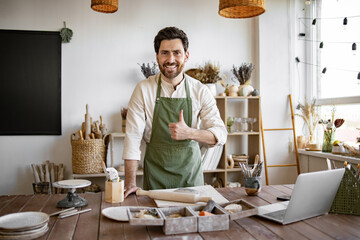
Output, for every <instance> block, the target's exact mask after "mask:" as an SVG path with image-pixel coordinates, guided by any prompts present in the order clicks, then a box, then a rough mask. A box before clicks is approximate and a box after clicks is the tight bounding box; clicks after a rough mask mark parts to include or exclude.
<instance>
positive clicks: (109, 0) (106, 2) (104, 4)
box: [91, 0, 119, 13]
mask: <svg viewBox="0 0 360 240" xmlns="http://www.w3.org/2000/svg"><path fill="white" fill-rule="evenodd" d="M118 5H119V0H91V8H92V9H93V10H94V11H97V12H102V13H114V12H116V11H117V10H118Z"/></svg>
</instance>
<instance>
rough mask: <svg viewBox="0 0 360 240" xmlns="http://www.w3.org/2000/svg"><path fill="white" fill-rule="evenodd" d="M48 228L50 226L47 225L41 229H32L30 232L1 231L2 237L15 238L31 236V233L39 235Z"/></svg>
mask: <svg viewBox="0 0 360 240" xmlns="http://www.w3.org/2000/svg"><path fill="white" fill-rule="evenodd" d="M47 227H48V224H47V223H45V224H44V225H42V226H41V227H38V228H31V229H29V230H22V231H10V230H6V231H1V230H0V236H15V235H24V234H31V233H34V234H35V233H38V232H42V231H44V230H45V229H46V228H47Z"/></svg>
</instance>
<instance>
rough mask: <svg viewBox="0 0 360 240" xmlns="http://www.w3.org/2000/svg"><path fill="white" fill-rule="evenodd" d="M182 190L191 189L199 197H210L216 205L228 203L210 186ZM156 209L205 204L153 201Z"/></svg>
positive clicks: (201, 203) (171, 190)
mask: <svg viewBox="0 0 360 240" xmlns="http://www.w3.org/2000/svg"><path fill="white" fill-rule="evenodd" d="M177 189H178V188H174V189H164V190H161V191H168V192H173V191H175V190H177ZM183 189H193V190H196V191H198V192H199V193H200V196H204V197H205V196H206V197H212V200H214V201H215V202H216V203H218V204H223V203H228V202H229V201H228V200H227V199H226V198H224V197H223V196H222V195H221V194H220V193H219V192H218V191H216V189H215V188H213V187H212V186H210V185H205V186H197V187H188V188H183ZM154 201H155V203H156V206H157V207H173V206H189V205H205V204H206V203H203V202H199V203H183V202H172V201H165V200H155V199H154Z"/></svg>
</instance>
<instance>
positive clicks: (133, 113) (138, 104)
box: [123, 84, 145, 160]
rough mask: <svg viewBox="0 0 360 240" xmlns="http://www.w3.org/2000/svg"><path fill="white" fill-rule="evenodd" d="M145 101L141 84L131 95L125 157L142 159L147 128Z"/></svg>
mask: <svg viewBox="0 0 360 240" xmlns="http://www.w3.org/2000/svg"><path fill="white" fill-rule="evenodd" d="M144 108H145V103H144V98H143V93H142V91H141V87H140V84H138V85H137V86H136V88H135V90H134V92H133V94H132V96H131V99H130V102H129V108H128V112H127V116H126V134H125V141H124V151H123V159H124V160H125V159H129V160H140V158H141V151H140V145H141V140H142V138H143V134H144V130H145V110H144Z"/></svg>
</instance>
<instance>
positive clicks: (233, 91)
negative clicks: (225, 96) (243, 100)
mask: <svg viewBox="0 0 360 240" xmlns="http://www.w3.org/2000/svg"><path fill="white" fill-rule="evenodd" d="M237 95H238V87H237V86H235V85H232V86H230V87H229V96H230V97H236V96H237Z"/></svg>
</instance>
